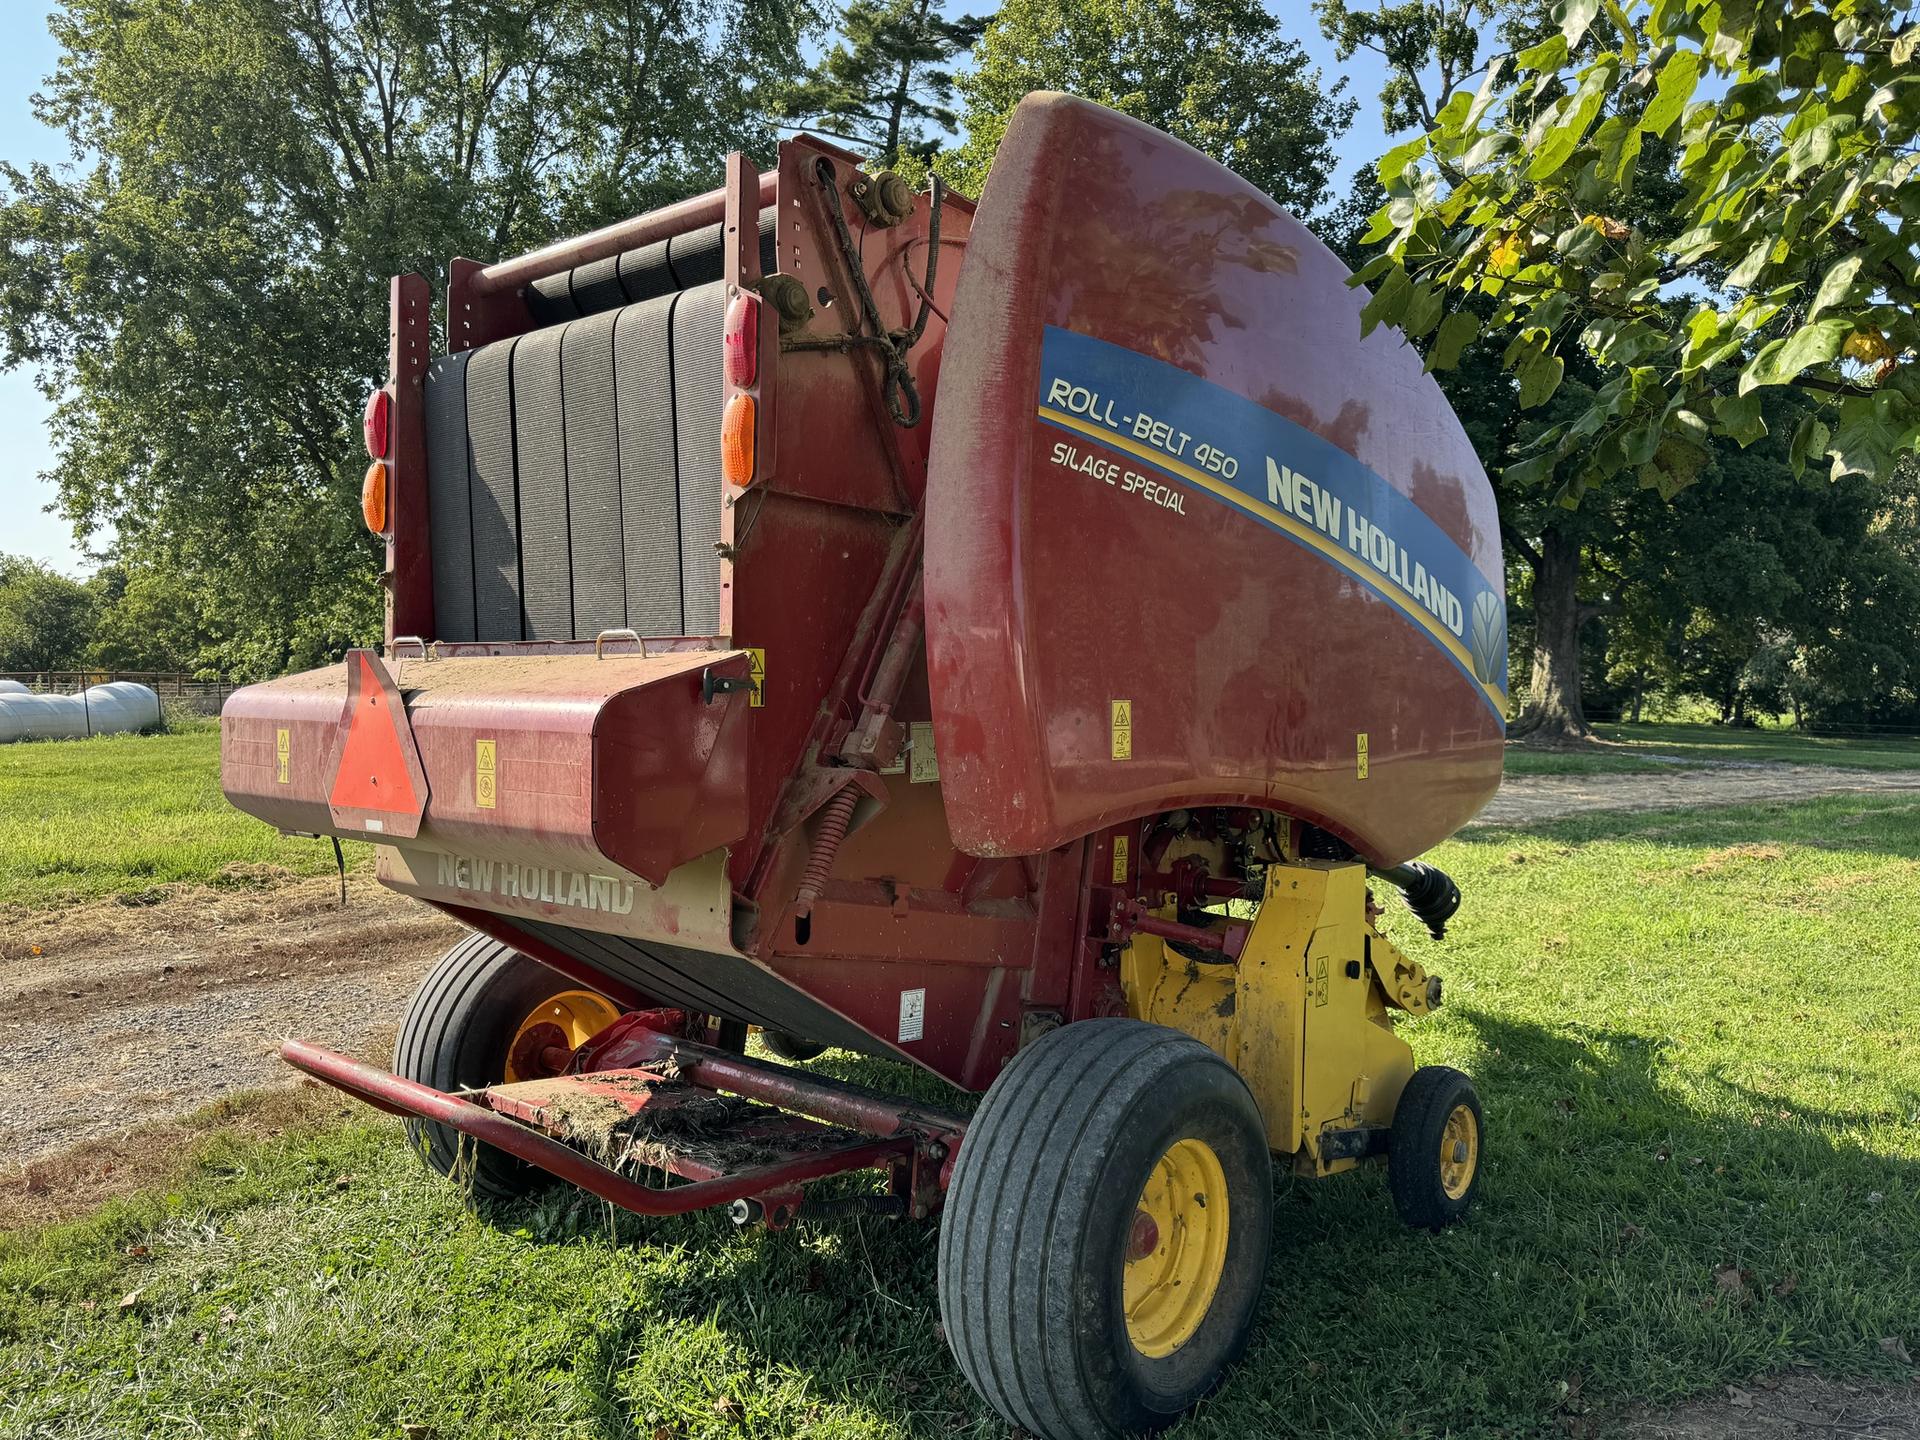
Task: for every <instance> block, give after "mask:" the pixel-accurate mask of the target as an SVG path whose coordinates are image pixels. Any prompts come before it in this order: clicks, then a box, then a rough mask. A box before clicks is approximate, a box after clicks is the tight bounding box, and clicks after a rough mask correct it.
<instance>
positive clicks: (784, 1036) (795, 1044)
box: [760, 1030, 827, 1065]
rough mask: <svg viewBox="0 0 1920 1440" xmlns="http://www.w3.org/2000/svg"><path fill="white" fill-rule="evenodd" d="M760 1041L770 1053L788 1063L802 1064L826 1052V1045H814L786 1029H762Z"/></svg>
mask: <svg viewBox="0 0 1920 1440" xmlns="http://www.w3.org/2000/svg"><path fill="white" fill-rule="evenodd" d="M760 1043H761V1044H762V1045H764V1046H766V1047H767V1050H768V1052H769V1053H770V1054H774V1055H778V1056H779V1057H780V1058H781V1059H782V1060H785V1061H786V1062H787V1063H788V1064H790V1065H804V1064H805V1063H806V1062H807V1061H809V1060H812V1059H815V1058H817V1057H818V1056H821V1055H824V1054H826V1053H827V1047H826V1046H824V1045H816V1044H815V1043H814V1042H813V1041H811V1040H802V1039H801V1038H800V1037H799V1036H798V1035H795V1034H792V1033H791V1032H789V1031H786V1030H762V1031H761V1032H760Z"/></svg>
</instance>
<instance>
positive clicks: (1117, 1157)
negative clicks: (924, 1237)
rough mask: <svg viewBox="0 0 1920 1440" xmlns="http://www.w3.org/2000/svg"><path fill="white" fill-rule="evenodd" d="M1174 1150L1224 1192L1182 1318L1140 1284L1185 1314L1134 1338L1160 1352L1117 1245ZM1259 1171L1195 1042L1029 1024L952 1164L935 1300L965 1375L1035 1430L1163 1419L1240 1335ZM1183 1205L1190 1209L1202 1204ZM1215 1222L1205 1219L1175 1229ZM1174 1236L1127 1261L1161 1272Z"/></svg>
mask: <svg viewBox="0 0 1920 1440" xmlns="http://www.w3.org/2000/svg"><path fill="white" fill-rule="evenodd" d="M1190 1146H1195V1147H1197V1149H1198V1150H1199V1151H1204V1152H1206V1153H1207V1154H1208V1155H1210V1156H1212V1157H1214V1159H1215V1161H1216V1162H1217V1168H1215V1169H1214V1170H1212V1171H1211V1172H1210V1173H1212V1174H1215V1175H1217V1176H1218V1177H1219V1183H1220V1186H1221V1190H1222V1193H1223V1194H1224V1196H1225V1198H1226V1199H1227V1201H1228V1203H1227V1205H1226V1207H1225V1211H1224V1216H1223V1219H1222V1221H1221V1223H1220V1224H1219V1227H1218V1232H1217V1235H1216V1236H1210V1237H1209V1238H1208V1239H1207V1240H1205V1241H1203V1242H1201V1245H1200V1248H1201V1250H1202V1251H1205V1250H1206V1247H1207V1246H1208V1245H1217V1246H1218V1249H1217V1251H1213V1252H1212V1254H1213V1257H1214V1258H1213V1264H1214V1267H1215V1272H1214V1276H1210V1277H1209V1278H1210V1279H1211V1280H1212V1283H1213V1285H1214V1288H1213V1291H1212V1294H1211V1296H1210V1297H1209V1298H1207V1299H1204V1300H1202V1301H1200V1302H1199V1306H1198V1309H1197V1311H1196V1310H1195V1309H1194V1306H1193V1304H1192V1303H1191V1302H1190V1301H1185V1300H1183V1299H1181V1297H1180V1296H1179V1295H1178V1294H1177V1293H1175V1291H1174V1290H1168V1289H1166V1287H1165V1282H1164V1279H1160V1280H1155V1281H1154V1284H1155V1285H1156V1286H1157V1287H1160V1288H1158V1289H1156V1290H1154V1291H1152V1292H1150V1293H1153V1294H1163V1295H1172V1296H1173V1298H1174V1299H1175V1301H1176V1302H1177V1303H1179V1304H1181V1305H1183V1306H1184V1310H1183V1311H1181V1312H1177V1313H1183V1314H1188V1315H1191V1316H1192V1318H1191V1319H1190V1320H1189V1321H1187V1322H1186V1323H1188V1324H1189V1325H1190V1326H1191V1328H1189V1329H1187V1330H1186V1332H1185V1333H1184V1335H1183V1336H1181V1337H1180V1338H1176V1339H1175V1340H1174V1341H1173V1344H1172V1347H1171V1348H1170V1349H1167V1348H1164V1345H1163V1344H1161V1343H1159V1342H1156V1343H1155V1344H1152V1345H1150V1347H1149V1348H1158V1353H1157V1354H1148V1353H1145V1352H1144V1351H1143V1350H1142V1349H1141V1348H1139V1344H1138V1343H1137V1342H1136V1339H1135V1333H1136V1332H1135V1330H1134V1329H1133V1328H1131V1326H1130V1322H1129V1318H1128V1313H1127V1309H1126V1306H1125V1304H1124V1295H1125V1290H1126V1287H1127V1285H1128V1283H1129V1281H1130V1279H1131V1277H1129V1276H1128V1275H1127V1273H1126V1272H1127V1270H1128V1268H1129V1262H1128V1258H1127V1253H1126V1252H1127V1249H1128V1247H1129V1245H1130V1244H1133V1243H1136V1239H1137V1237H1139V1236H1140V1235H1141V1234H1142V1232H1141V1231H1140V1230H1139V1229H1138V1228H1137V1227H1138V1224H1139V1222H1138V1219H1137V1217H1138V1215H1139V1214H1140V1213H1141V1208H1142V1207H1143V1206H1146V1205H1147V1204H1148V1202H1149V1193H1146V1192H1149V1189H1150V1182H1152V1184H1153V1185H1159V1184H1160V1183H1161V1176H1162V1174H1163V1169H1164V1167H1167V1166H1168V1165H1169V1164H1170V1163H1171V1162H1172V1159H1173V1156H1174V1155H1175V1154H1176V1152H1179V1151H1184V1150H1186V1149H1187V1148H1188V1147H1190ZM1271 1171H1272V1160H1271V1157H1270V1156H1269V1154H1268V1151H1267V1133H1266V1126H1265V1124H1264V1122H1263V1121H1262V1120H1261V1117H1260V1111H1259V1109H1258V1107H1257V1106H1256V1105H1255V1104H1254V1100H1253V1096H1252V1094H1251V1093H1250V1092H1249V1091H1248V1089H1247V1085H1246V1082H1245V1081H1244V1080H1242V1079H1241V1077H1240V1076H1239V1074H1237V1073H1236V1072H1235V1071H1234V1069H1233V1068H1232V1067H1231V1066H1230V1065H1228V1064H1227V1063H1226V1062H1225V1061H1224V1060H1222V1059H1221V1058H1220V1057H1219V1056H1218V1055H1216V1054H1215V1053H1214V1052H1213V1051H1212V1050H1209V1049H1208V1048H1207V1047H1206V1046H1205V1045H1203V1044H1201V1043H1200V1042H1199V1041H1198V1040H1195V1039H1193V1038H1192V1037H1191V1036H1188V1035H1184V1034H1182V1033H1181V1032H1179V1031H1177V1030H1171V1029H1168V1028H1166V1027H1164V1026H1159V1025H1149V1024H1147V1023H1145V1022H1144V1021H1139V1020H1124V1019H1100V1020H1083V1021H1079V1022H1077V1023H1075V1024H1071V1025H1065V1026H1062V1027H1061V1028H1060V1029H1058V1030H1054V1031H1051V1032H1049V1033H1048V1034H1046V1035H1044V1036H1042V1037H1041V1038H1040V1039H1039V1040H1037V1041H1035V1042H1034V1043H1033V1044H1031V1045H1029V1046H1027V1048H1026V1049H1024V1050H1022V1051H1021V1052H1020V1053H1019V1054H1018V1055H1016V1056H1015V1057H1014V1059H1013V1061H1012V1063H1011V1064H1009V1065H1008V1066H1007V1068H1006V1069H1005V1070H1004V1071H1003V1072H1002V1073H1001V1074H1000V1076H999V1077H998V1078H997V1079H996V1080H995V1081H994V1083H993V1085H992V1086H991V1087H990V1088H989V1089H988V1091H987V1094H986V1099H985V1100H984V1101H983V1102H982V1103H981V1106H980V1108H979V1110H978V1111H977V1112H976V1113H975V1115H974V1118H973V1120H972V1122H971V1124H970V1125H969V1126H968V1128H967V1134H966V1136H965V1138H964V1139H963V1140H962V1141H961V1143H960V1149H959V1153H958V1154H957V1155H956V1156H955V1159H954V1168H953V1175H952V1181H951V1184H950V1186H949V1189H948V1191H947V1198H946V1206H945V1212H944V1214H943V1215H942V1217H941V1226H940V1259H939V1292H940V1316H941V1322H942V1325H943V1327H944V1329H945V1331H946V1337H947V1344H948V1346H949V1347H950V1348H951V1349H952V1351H953V1355H954V1359H955V1360H956V1361H957V1362H958V1363H959V1366H960V1369H961V1371H962V1372H963V1373H964V1374H965V1375H966V1377H967V1379H968V1381H970V1382H971V1383H972V1385H973V1387H974V1389H975V1390H977V1391H978V1392H979V1393H980V1395H981V1396H982V1397H983V1398H984V1399H985V1400H986V1401H987V1403H988V1404H990V1405H991V1406H992V1407H993V1408H994V1409H995V1410H996V1411H998V1412H999V1414H1000V1415H1001V1417H1002V1418H1003V1419H1005V1420H1006V1421H1007V1422H1008V1423H1010V1424H1012V1425H1015V1426H1018V1427H1020V1428H1022V1429H1024V1430H1025V1431H1027V1432H1028V1433H1029V1434H1032V1435H1035V1436H1039V1437H1043V1440H1106V1437H1112V1436H1122V1435H1135V1434H1140V1433H1142V1432H1148V1431H1153V1430H1158V1429H1161V1428H1163V1427H1164V1426H1167V1425H1170V1424H1172V1423H1173V1422H1174V1421H1175V1420H1177V1419H1179V1418H1180V1416H1181V1415H1182V1414H1183V1413H1185V1412H1186V1411H1187V1410H1188V1409H1189V1408H1191V1407H1192V1406H1193V1405H1194V1404H1195V1403H1196V1402H1198V1401H1199V1400H1200V1399H1201V1398H1202V1397H1204V1396H1205V1395H1206V1394H1207V1393H1208V1392H1209V1391H1211V1390H1212V1389H1213V1388H1214V1387H1215V1386H1216V1385H1217V1384H1218V1383H1219V1381H1220V1378H1221V1376H1222V1374H1223V1372H1224V1371H1225V1370H1226V1369H1227V1367H1228V1366H1230V1365H1232V1364H1233V1362H1234V1361H1235V1360H1237V1359H1238V1358H1239V1357H1240V1355H1241V1353H1242V1351H1244V1349H1245V1348H1246V1344H1247V1341H1248V1338H1249V1336H1250V1335H1251V1333H1252V1329H1253V1321H1254V1317H1255V1314H1256V1312H1257V1311H1258V1309H1259V1304H1260V1297H1261V1293H1262V1291H1263V1289H1264V1286H1265V1281H1266V1269H1267V1252H1268V1246H1269V1242H1270V1239H1271V1230H1272V1219H1273V1188H1272V1175H1271ZM1165 1173H1166V1174H1168V1175H1172V1174H1174V1173H1176V1172H1175V1171H1173V1170H1165ZM1172 1188H1173V1187H1172V1186H1171V1184H1169V1185H1168V1186H1167V1189H1166V1190H1164V1191H1161V1192H1159V1193H1161V1194H1167V1193H1168V1192H1170V1191H1171V1189H1172ZM1206 1188H1208V1189H1211V1182H1210V1183H1209V1185H1208V1186H1207V1187H1206ZM1194 1199H1195V1201H1196V1202H1197V1203H1198V1206H1199V1210H1200V1212H1202V1213H1204V1212H1205V1211H1206V1208H1207V1207H1206V1201H1205V1199H1204V1198H1203V1196H1202V1195H1201V1194H1199V1193H1196V1194H1195V1196H1194ZM1175 1203H1176V1204H1184V1203H1185V1202H1184V1196H1182V1197H1178V1199H1177V1200H1176V1202H1175ZM1212 1228H1213V1227H1212V1226H1211V1225H1209V1224H1207V1223H1206V1222H1205V1221H1201V1222H1200V1224H1199V1230H1198V1232H1196V1231H1194V1230H1191V1229H1189V1230H1187V1231H1185V1232H1183V1233H1184V1234H1189V1235H1190V1234H1194V1233H1200V1232H1206V1231H1211V1230H1212ZM1153 1233H1154V1234H1155V1235H1156V1236H1157V1235H1158V1234H1159V1232H1158V1231H1157V1230H1156V1231H1154V1232H1153ZM1156 1244H1157V1242H1156ZM1188 1248H1191V1247H1190V1245H1189V1242H1188V1241H1187V1240H1185V1239H1178V1240H1175V1241H1173V1242H1171V1243H1169V1244H1167V1245H1166V1246H1164V1247H1157V1248H1155V1249H1152V1250H1148V1251H1144V1252H1142V1253H1141V1254H1140V1255H1138V1256H1136V1257H1134V1258H1135V1259H1136V1260H1140V1261H1141V1262H1142V1263H1151V1264H1155V1265H1157V1266H1164V1264H1165V1263H1166V1262H1164V1261H1162V1258H1161V1257H1162V1256H1165V1255H1178V1254H1181V1253H1184V1251H1185V1250H1186V1249H1188ZM1156 1273H1157V1274H1159V1275H1160V1276H1162V1277H1164V1276H1165V1274H1166V1273H1167V1272H1166V1271H1165V1269H1164V1268H1161V1269H1159V1270H1158V1271H1157V1272H1156ZM1215 1276H1217V1278H1215ZM1174 1283H1175V1287H1176V1290H1177V1285H1178V1283H1179V1282H1174ZM1187 1293H1189V1294H1191V1293H1195V1292H1193V1291H1189V1292H1187ZM1155 1303H1159V1302H1155ZM1136 1313H1138V1312H1136ZM1162 1339H1164V1337H1162Z"/></svg>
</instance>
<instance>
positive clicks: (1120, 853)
mask: <svg viewBox="0 0 1920 1440" xmlns="http://www.w3.org/2000/svg"><path fill="white" fill-rule="evenodd" d="M1132 849H1133V845H1132V843H1131V841H1130V840H1129V838H1128V837H1127V836H1125V835H1116V836H1114V837H1113V883H1114V884H1116V885H1124V884H1126V883H1127V859H1128V854H1129V852H1130V851H1131V850H1132Z"/></svg>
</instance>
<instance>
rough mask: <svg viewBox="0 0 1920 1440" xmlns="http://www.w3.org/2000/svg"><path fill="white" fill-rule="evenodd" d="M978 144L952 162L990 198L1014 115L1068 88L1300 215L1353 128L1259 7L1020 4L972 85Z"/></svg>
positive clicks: (1344, 107)
mask: <svg viewBox="0 0 1920 1440" xmlns="http://www.w3.org/2000/svg"><path fill="white" fill-rule="evenodd" d="M959 86H960V93H961V96H962V98H963V99H964V100H965V102H966V129H967V141H966V144H965V145H963V146H962V147H961V148H960V149H959V150H958V151H957V152H955V153H954V154H953V155H951V156H949V157H944V158H943V163H942V165H941V167H940V168H941V170H942V172H943V174H944V175H945V176H946V178H947V179H949V180H950V181H951V182H952V183H953V184H954V185H956V186H957V187H959V188H960V189H962V190H965V191H968V192H969V193H975V194H977V193H978V192H979V187H980V186H981V184H982V183H984V181H985V180H986V175H987V167H988V165H989V164H991V163H992V160H993V152H994V150H995V149H996V148H997V147H998V146H999V143H1000V137H1001V135H1003V134H1004V133H1005V132H1006V127H1007V118H1008V117H1009V116H1010V115H1011V114H1012V113H1013V107H1014V106H1015V105H1017V104H1019V102H1020V99H1021V97H1022V96H1024V95H1026V94H1027V93H1028V92H1029V91H1031V90H1049V89H1051V90H1068V91H1071V92H1072V93H1074V94H1075V95H1080V96H1084V97H1085V98H1087V99H1089V100H1096V101H1098V102H1099V103H1100V104H1102V105H1109V106H1111V107H1113V108H1114V109H1116V110H1122V111H1125V112H1126V113H1127V114H1129V115H1133V116H1136V117H1137V118H1139V119H1141V120H1145V121H1146V122H1147V123H1149V124H1151V125H1157V126H1159V127H1160V128H1161V129H1162V130H1165V131H1167V132H1168V133H1169V134H1171V135H1174V136H1177V137H1178V138H1179V139H1181V140H1184V141H1186V142H1187V143H1188V144H1189V145H1191V146H1193V147H1194V148H1195V149H1196V150H1199V151H1201V152H1203V153H1204V154H1207V155H1210V156H1212V157H1213V158H1214V159H1215V160H1218V161H1219V162H1220V163H1221V164H1223V165H1225V166H1227V167H1228V168H1229V169H1231V170H1233V171H1235V172H1236V173H1237V174H1239V175H1241V176H1243V177H1245V178H1246V179H1247V180H1248V181H1250V182H1252V183H1253V184H1254V185H1257V186H1258V187H1259V188H1260V189H1262V190H1264V191H1265V192H1266V193H1267V194H1268V195H1270V196H1272V197H1273V198H1274V199H1275V200H1277V201H1279V202H1280V203H1281V204H1283V205H1285V206H1287V207H1288V208H1290V209H1292V210H1293V211H1295V212H1296V213H1298V214H1303V215H1304V214H1306V213H1307V212H1309V211H1311V210H1313V209H1314V208H1315V207H1316V206H1318V205H1319V204H1320V202H1321V201H1322V200H1323V199H1324V198H1325V197H1326V193H1327V180H1328V177H1329V176H1330V175H1331V174H1332V172H1333V166H1334V156H1333V147H1332V139H1333V137H1334V136H1336V135H1339V134H1341V133H1343V132H1344V131H1345V130H1346V128H1347V126H1348V125H1349V124H1350V123H1352V120H1353V113H1354V108H1355V107H1354V105H1353V102H1352V101H1350V100H1348V99H1347V98H1346V82H1345V81H1344V80H1337V81H1334V82H1333V83H1331V84H1329V83H1327V82H1326V81H1325V80H1324V79H1323V78H1322V76H1321V75H1320V72H1319V71H1318V70H1316V69H1314V68H1313V67H1312V66H1311V65H1310V64H1309V63H1308V61H1307V56H1306V52H1305V51H1304V50H1302V49H1301V48H1300V46H1299V45H1298V44H1297V43H1296V42H1294V41H1291V40H1288V39H1286V38H1285V37H1284V36H1283V35H1282V34H1281V28H1280V23H1279V21H1278V20H1276V19H1275V18H1274V17H1273V16H1272V15H1270V14H1269V13H1268V12H1267V11H1266V10H1265V9H1263V8H1262V7H1261V6H1260V5H1259V4H1257V3H1254V0H1223V3H1219V4H1206V3H1202V0H1008V3H1007V4H1005V5H1004V6H1002V8H1001V10H1000V12H999V13H998V14H997V15H995V16H994V17H993V19H992V21H991V22H989V24H988V25H987V29H986V34H985V35H984V37H983V38H982V40H981V42H980V48H979V54H978V57H977V59H976V63H975V68H974V69H973V71H972V72H971V73H969V74H967V75H965V76H963V77H962V78H961V80H960V82H959Z"/></svg>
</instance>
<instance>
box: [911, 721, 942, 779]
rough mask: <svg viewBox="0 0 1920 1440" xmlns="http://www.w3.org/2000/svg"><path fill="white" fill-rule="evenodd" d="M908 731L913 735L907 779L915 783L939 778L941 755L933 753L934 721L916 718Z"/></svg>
mask: <svg viewBox="0 0 1920 1440" xmlns="http://www.w3.org/2000/svg"><path fill="white" fill-rule="evenodd" d="M907 733H908V734H909V735H910V736H912V740H911V748H909V749H908V751H907V779H908V780H909V781H910V782H911V783H913V784H915V785H926V784H928V783H930V782H932V781H935V780H938V779H939V778H940V757H939V756H937V755H935V754H934V753H933V722H932V721H931V720H915V721H914V722H913V723H912V724H911V725H910V726H909V727H908V730H907Z"/></svg>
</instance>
